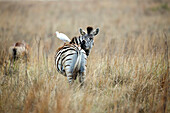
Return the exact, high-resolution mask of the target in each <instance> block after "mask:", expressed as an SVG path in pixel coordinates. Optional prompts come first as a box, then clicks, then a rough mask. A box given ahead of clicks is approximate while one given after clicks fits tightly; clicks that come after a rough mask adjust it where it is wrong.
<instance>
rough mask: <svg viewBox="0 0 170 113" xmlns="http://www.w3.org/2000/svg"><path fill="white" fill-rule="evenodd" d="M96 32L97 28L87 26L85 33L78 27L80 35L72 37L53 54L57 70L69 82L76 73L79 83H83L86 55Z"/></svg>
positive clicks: (74, 77) (75, 76)
mask: <svg viewBox="0 0 170 113" xmlns="http://www.w3.org/2000/svg"><path fill="white" fill-rule="evenodd" d="M98 32H99V29H98V28H97V29H96V30H93V28H92V27H87V33H86V32H85V31H84V30H82V29H80V34H81V36H79V37H74V38H72V40H71V41H70V43H69V44H65V45H64V46H62V47H60V48H59V49H58V50H57V52H56V55H55V64H56V68H57V71H58V72H60V73H61V74H63V75H64V76H67V79H68V81H69V83H73V80H75V79H76V78H77V75H79V81H80V83H82V84H83V83H84V78H85V76H86V62H87V57H88V56H89V54H90V51H91V49H92V47H93V45H94V40H93V38H94V36H95V35H97V34H98Z"/></svg>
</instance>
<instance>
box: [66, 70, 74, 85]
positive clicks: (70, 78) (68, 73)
mask: <svg viewBox="0 0 170 113" xmlns="http://www.w3.org/2000/svg"><path fill="white" fill-rule="evenodd" d="M66 75H67V80H68V82H69V84H70V85H72V84H73V83H74V79H73V73H71V72H66Z"/></svg>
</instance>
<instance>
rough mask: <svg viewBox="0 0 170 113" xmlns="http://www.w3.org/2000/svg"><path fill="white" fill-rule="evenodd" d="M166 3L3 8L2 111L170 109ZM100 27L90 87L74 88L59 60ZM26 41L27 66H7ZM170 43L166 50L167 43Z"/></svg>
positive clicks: (157, 112) (130, 0)
mask: <svg viewBox="0 0 170 113" xmlns="http://www.w3.org/2000/svg"><path fill="white" fill-rule="evenodd" d="M169 5H170V2H169V1H168V0H103V1H99V0H92V1H90V0H87V1H85V0H77V1H71V0H70V1H67V0H65V1H62V0H61V1H60V0H58V1H56V2H54V1H51V2H46V1H44V2H33V1H32V2H29V1H23V2H22V1H21V2H14V1H13V2H12V1H11V2H5V1H3V2H0V112H2V113H20V112H21V113H22V112H23V113H29V112H31V113H56V112H60V113H61V112H64V113H65V112H71V113H75V112H76V113H83V112H84V113H86V112H91V113H94V112H96V113H104V112H117V113H121V112H122V113H124V112H128V113H161V112H163V111H164V110H163V106H165V105H166V109H165V112H167V113H168V112H169V111H170V102H169V100H170V96H169V95H170V88H169V83H168V81H169V64H168V63H169V61H170V59H169V57H168V56H169V55H170V54H169V51H168V49H167V47H170V46H169V45H170V43H169V41H170V38H169V37H170V6H169ZM87 26H93V27H94V28H96V27H99V28H100V32H99V35H98V36H96V37H95V44H94V47H93V49H92V52H91V54H90V56H89V58H88V64H87V77H86V82H85V83H86V85H85V87H84V88H82V89H80V88H79V83H78V81H76V82H75V84H74V85H73V88H70V87H69V84H68V81H67V79H66V78H65V77H64V76H63V75H60V74H59V73H58V72H57V71H56V69H55V64H54V55H55V51H56V49H57V48H58V47H60V46H62V45H63V42H62V41H60V40H59V39H57V38H56V37H55V35H54V33H55V31H56V30H58V31H60V32H63V33H65V34H66V35H67V36H68V37H69V38H70V39H71V38H72V37H74V36H79V28H80V27H81V28H83V29H86V27H87ZM22 40H24V41H25V42H26V43H28V44H29V45H30V47H31V51H30V61H29V62H28V63H27V64H26V63H25V62H16V64H15V65H12V66H11V64H10V61H9V56H8V49H9V47H10V46H11V45H13V44H14V43H15V42H17V41H22ZM166 42H167V44H166Z"/></svg>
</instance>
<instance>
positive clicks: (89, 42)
mask: <svg viewBox="0 0 170 113" xmlns="http://www.w3.org/2000/svg"><path fill="white" fill-rule="evenodd" d="M98 33H99V28H97V29H95V30H93V28H92V27H87V33H86V32H85V31H84V30H82V29H81V28H80V34H81V35H82V39H83V40H82V42H81V48H82V49H84V50H85V52H86V54H87V56H88V55H89V53H90V50H91V48H92V47H93V45H94V36H96V35H97V34H98Z"/></svg>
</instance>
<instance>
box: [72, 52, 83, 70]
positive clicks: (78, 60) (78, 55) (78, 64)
mask: <svg viewBox="0 0 170 113" xmlns="http://www.w3.org/2000/svg"><path fill="white" fill-rule="evenodd" d="M81 56H82V55H81V49H78V51H77V60H76V63H75V65H74V68H73V72H75V71H76V70H77V69H79V68H80V64H81Z"/></svg>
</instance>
